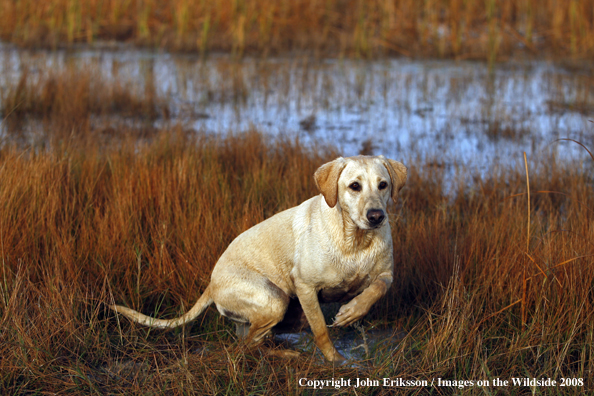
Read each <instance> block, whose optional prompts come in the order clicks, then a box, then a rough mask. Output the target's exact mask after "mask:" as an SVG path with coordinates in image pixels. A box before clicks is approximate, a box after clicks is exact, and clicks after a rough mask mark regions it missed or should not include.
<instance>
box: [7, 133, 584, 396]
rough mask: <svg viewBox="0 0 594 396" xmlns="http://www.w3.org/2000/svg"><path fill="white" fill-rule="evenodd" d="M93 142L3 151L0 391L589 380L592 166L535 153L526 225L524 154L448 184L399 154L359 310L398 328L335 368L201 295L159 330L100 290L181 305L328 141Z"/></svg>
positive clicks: (298, 187)
mask: <svg viewBox="0 0 594 396" xmlns="http://www.w3.org/2000/svg"><path fill="white" fill-rule="evenodd" d="M124 132H125V131H124ZM64 136H65V135H64ZM63 139H65V138H63ZM92 142H93V137H92V134H91V135H90V136H87V135H85V137H84V139H82V140H80V138H79V137H76V136H72V137H70V138H69V139H65V140H63V141H62V143H61V145H55V146H54V148H52V149H51V150H35V151H33V150H30V149H22V148H11V147H8V146H7V147H4V148H2V149H1V150H0V180H1V183H0V207H1V208H2V210H1V211H0V265H1V270H0V355H1V356H2V359H0V373H1V374H0V377H1V381H0V393H2V394H23V393H34V392H36V391H37V392H39V393H52V392H61V393H65V392H71V393H76V394H92V393H102V394H103V393H105V394H107V393H119V394H121V393H125V394H134V393H138V394H147V393H165V394H220V393H225V392H230V393H233V394H247V393H250V392H252V391H257V390H258V391H262V392H265V393H299V392H300V391H302V390H303V388H301V387H300V386H299V384H298V381H299V379H300V378H306V377H307V378H319V379H331V378H339V377H344V378H351V379H353V382H354V381H355V379H356V378H372V379H380V380H381V378H383V377H393V378H396V377H400V378H408V379H428V380H429V381H431V379H432V378H437V377H441V378H449V379H459V380H462V379H466V380H475V381H476V380H479V379H481V380H482V379H485V380H492V379H493V378H495V377H499V378H502V379H503V378H506V379H509V378H511V377H526V376H534V377H536V378H541V377H545V378H557V379H558V378H561V377H567V378H585V380H584V381H585V385H584V386H583V387H573V388H569V389H567V390H568V391H571V392H572V393H574V394H577V393H580V392H583V391H585V390H587V389H588V388H590V389H591V386H592V385H593V384H592V383H591V375H590V373H591V371H592V369H593V367H592V362H593V361H594V360H593V359H592V358H593V349H592V345H593V336H594V325H593V323H594V322H593V321H592V318H593V315H594V297H593V295H592V290H593V289H592V285H593V284H594V257H593V255H594V244H592V242H591V241H592V236H593V235H592V233H593V232H594V231H593V229H592V220H593V216H594V212H593V210H594V193H593V192H592V176H591V174H590V172H591V164H590V165H588V164H581V165H580V164H573V165H572V166H566V165H563V164H561V163H558V162H556V161H555V160H554V159H551V158H543V159H540V160H536V159H532V160H531V161H530V189H531V192H532V193H531V195H530V200H531V213H530V222H531V225H530V226H531V232H530V239H529V240H527V239H526V238H527V234H526V224H527V221H528V213H527V211H526V199H527V196H526V194H525V192H526V185H525V173H524V169H522V168H518V169H508V168H505V167H500V168H498V170H493V172H492V173H491V174H487V175H484V176H483V177H476V178H474V179H473V180H474V182H473V183H472V184H466V183H464V182H462V181H460V182H456V181H453V183H454V185H453V188H451V187H450V191H455V192H456V193H455V194H454V195H452V193H446V190H445V189H444V188H445V187H444V185H443V183H441V182H440V181H441V180H444V178H445V176H446V175H445V174H444V173H443V172H445V170H444V169H442V168H438V169H435V168H434V167H432V166H431V165H430V164H428V163H425V162H422V161H419V160H415V159H414V158H409V159H408V160H406V161H405V162H407V165H408V167H409V175H410V177H409V180H408V182H407V185H406V187H405V189H403V191H402V195H401V199H400V200H399V202H398V203H397V204H396V205H394V207H393V208H392V225H393V237H394V261H395V279H394V285H393V287H392V288H391V290H390V292H389V293H388V295H387V296H386V297H385V298H383V299H381V300H380V301H379V302H378V304H377V305H376V306H375V307H374V308H373V309H372V311H371V313H370V315H368V317H366V319H365V321H364V324H365V325H366V326H371V325H372V326H377V327H385V328H393V329H400V330H402V331H404V332H405V333H406V336H405V338H404V339H403V340H402V342H401V343H400V347H399V348H398V349H397V350H391V349H389V348H386V347H382V346H381V345H380V347H379V348H378V349H377V350H376V351H374V352H373V353H372V356H370V358H369V360H368V361H365V362H360V363H358V364H357V365H356V366H353V367H349V366H346V367H339V368H332V367H331V366H327V365H324V364H322V363H321V362H320V361H319V360H317V358H316V357H315V356H314V355H312V354H310V353H304V354H303V357H301V358H298V359H295V360H291V361H287V362H285V361H281V362H279V361H276V360H274V359H272V358H270V357H262V356H260V354H259V353H258V352H257V351H245V350H242V349H241V346H240V345H239V344H237V343H236V342H235V341H234V337H233V336H232V335H231V334H232V332H231V331H232V327H231V325H230V323H229V322H227V321H226V320H225V319H222V318H220V317H219V316H218V315H216V314H214V312H213V310H209V311H208V312H207V313H206V314H205V315H204V316H202V317H200V318H198V320H197V321H196V322H195V324H194V325H193V326H187V327H186V328H185V329H180V330H176V331H172V332H164V331H157V330H148V329H146V328H143V327H140V326H137V325H134V324H131V323H130V322H128V321H125V320H121V319H120V320H118V319H117V318H116V317H115V316H114V314H113V313H112V312H111V311H109V310H108V309H107V308H106V304H109V303H112V302H114V301H116V302H118V303H123V304H125V305H127V306H131V307H135V308H137V309H140V310H142V311H143V312H145V313H149V314H153V315H159V316H165V317H167V316H168V317H172V316H175V315H178V314H179V313H181V312H182V311H185V310H187V309H188V308H189V307H190V306H191V305H192V304H193V303H194V302H195V300H196V298H197V297H198V296H199V294H200V293H201V291H202V290H204V288H205V286H206V285H207V283H208V280H209V274H210V271H211V269H212V267H213V265H214V264H215V262H216V260H217V258H218V257H219V255H220V254H221V253H222V252H223V250H224V249H225V248H226V246H227V245H228V244H229V242H230V241H231V240H232V239H233V238H234V237H235V236H237V235H238V234H239V233H241V232H242V231H243V230H245V229H247V228H249V227H250V226H252V225H253V224H256V223H258V222H259V221H261V220H263V219H264V218H266V217H268V216H270V215H272V214H273V213H276V212H278V211H280V210H283V209H286V208H288V207H291V206H293V205H296V204H298V203H300V202H301V201H303V200H304V199H307V198H309V197H310V196H312V195H314V194H317V192H316V190H315V186H314V183H313V181H312V174H313V172H314V171H315V169H316V168H317V167H318V166H319V165H320V164H322V163H324V162H325V161H327V160H329V159H331V158H333V157H335V156H336V155H337V153H336V152H333V151H332V150H329V149H328V150H313V149H311V148H306V147H304V146H303V145H301V144H300V143H299V142H295V141H286V140H270V139H267V138H265V137H264V136H263V135H261V134H259V133H257V132H250V133H247V134H243V135H237V136H228V137H225V138H222V137H221V138H213V137H205V136H201V135H196V134H189V133H187V132H184V131H183V130H181V129H178V128H172V129H169V130H162V131H159V132H158V133H156V134H155V135H154V136H152V137H151V138H150V139H145V140H144V141H143V142H139V141H138V140H137V139H135V138H130V139H120V140H118V141H117V142H113V144H108V145H105V144H91V143H92ZM96 143H97V142H96ZM403 154H404V156H405V157H406V155H407V154H406V153H403ZM467 172H470V171H467ZM465 180H466V179H465ZM456 183H457V184H456ZM539 191H557V192H563V193H565V194H566V195H561V194H554V193H549V192H539ZM518 194H519V195H518ZM524 273H525V274H526V276H525V277H524ZM524 284H525V286H524ZM520 302H522V304H520ZM522 307H523V309H524V310H525V312H524V313H523V314H522ZM523 324H524V325H523ZM339 331H344V330H339ZM271 359H272V360H271ZM380 390H381V389H380V388H378V389H376V391H380ZM417 390H420V391H422V389H417ZM426 390H429V389H426ZM467 390H468V389H467ZM508 390H509V391H510V393H512V394H519V393H522V392H525V391H527V390H528V389H527V388H522V387H516V388H509V389H508Z"/></svg>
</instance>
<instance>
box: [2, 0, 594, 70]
mask: <svg viewBox="0 0 594 396" xmlns="http://www.w3.org/2000/svg"><path fill="white" fill-rule="evenodd" d="M0 10H1V11H2V12H0V39H2V40H4V41H10V42H13V43H17V44H19V45H25V46H49V47H55V46H59V45H64V44H66V45H69V44H72V43H94V42H96V41H99V40H118V41H128V42H132V43H135V44H139V45H147V46H151V47H160V48H167V49H172V50H182V51H199V52H201V53H203V54H205V53H207V52H209V51H228V52H232V53H234V54H236V55H239V56H241V55H242V54H244V53H256V54H278V53H287V52H293V51H305V52H307V53H309V54H313V55H315V56H327V55H332V56H357V57H375V56H380V55H405V56H430V57H456V58H480V59H485V60H490V61H493V60H495V59H499V58H503V57H508V56H510V55H512V54H514V53H515V52H516V51H518V50H519V51H522V52H527V53H529V54H532V55H535V56H543V55H546V56H555V57H565V56H567V55H571V56H574V57H580V58H591V57H592V55H593V54H594V19H593V18H594V1H593V0H581V1H575V0H572V1H554V0H544V1H538V0H486V1H485V0H469V1H462V0H429V1H415V0H392V1H385V0H372V1H361V0H347V1H343V0H328V1H317V0H306V1H291V0H282V1H270V0H241V1H238V0H215V1H203V0H174V1H154V0H135V1H96V0H84V1H71V0H50V1H45V2H38V1H34V0H20V1H12V0H2V1H0Z"/></svg>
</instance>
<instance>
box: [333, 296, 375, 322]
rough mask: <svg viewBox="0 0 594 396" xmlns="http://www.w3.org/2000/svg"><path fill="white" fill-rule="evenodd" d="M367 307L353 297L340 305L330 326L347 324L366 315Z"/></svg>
mask: <svg viewBox="0 0 594 396" xmlns="http://www.w3.org/2000/svg"><path fill="white" fill-rule="evenodd" d="M368 311H369V307H368V306H367V304H363V303H361V302H360V301H357V299H356V298H355V299H354V300H352V301H351V302H350V303H348V304H345V305H343V306H342V307H340V310H339V311H338V313H337V314H336V318H334V323H333V324H332V326H348V325H350V324H351V323H354V322H356V321H358V320H359V319H361V318H362V317H363V316H365V315H367V312H368Z"/></svg>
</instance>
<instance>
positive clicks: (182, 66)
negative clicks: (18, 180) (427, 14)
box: [0, 46, 594, 173]
mask: <svg viewBox="0 0 594 396" xmlns="http://www.w3.org/2000/svg"><path fill="white" fill-rule="evenodd" d="M66 68H69V69H68V70H78V69H81V70H82V69H84V68H87V69H88V68H91V69H93V70H96V71H97V72H99V73H100V74H101V75H102V76H103V77H104V78H106V79H107V81H124V82H127V83H132V84H133V85H136V86H138V87H142V86H143V85H144V84H146V83H147V81H148V82H151V83H154V84H155V86H156V90H157V94H158V95H159V96H161V97H165V98H167V101H168V106H169V113H170V118H169V119H168V120H163V119H157V120H155V121H154V126H157V127H159V126H164V125H166V124H171V123H182V124H183V125H185V126H186V127H188V128H193V129H195V130H197V131H205V132H208V133H226V132H240V131H245V130H248V129H250V128H253V127H255V128H257V129H258V130H261V131H264V132H266V133H270V134H272V135H286V136H291V137H299V139H300V140H301V141H303V142H306V143H308V144H313V145H320V144H321V145H324V144H332V145H335V146H338V147H339V149H340V150H341V151H342V153H343V154H344V155H355V154H358V153H366V154H371V153H374V154H380V153H381V154H384V155H386V156H388V157H391V158H394V159H400V160H404V161H407V160H412V159H418V158H429V159H431V160H433V161H435V164H436V165H437V166H439V167H445V168H460V167H464V168H471V169H475V170H478V171H479V172H480V173H482V172H485V171H487V170H488V169H490V167H491V166H492V164H493V163H494V162H497V163H500V164H507V163H510V164H519V163H521V162H522V152H524V151H525V152H527V154H528V156H529V157H531V156H539V155H543V154H544V153H546V152H548V151H551V150H556V151H558V153H557V155H558V158H561V159H563V160H566V161H572V162H573V161H575V162H580V161H582V160H584V159H585V158H586V153H585V151H584V150H583V149H581V148H579V147H578V146H577V145H575V144H573V143H567V142H564V143H559V142H555V140H556V139H558V138H572V139H576V140H579V141H581V142H582V143H584V144H585V145H587V146H590V147H592V146H593V145H594V138H593V135H594V134H593V131H594V124H593V123H592V122H591V121H589V120H592V119H594V77H593V76H592V75H593V74H592V73H591V71H592V70H591V68H587V67H584V68H573V69H567V68H564V67H562V66H559V65H554V64H551V63H547V62H529V63H507V64H501V65H496V66H495V67H494V68H493V69H491V70H490V69H489V68H488V66H487V65H486V64H484V63H477V62H455V61H416V60H406V59H391V60H382V61H360V60H325V61H308V60H306V59H297V58H272V59H267V60H257V59H244V60H242V61H241V62H234V61H232V60H231V59H230V58H229V57H227V56H211V57H209V58H208V59H207V60H205V61H203V60H201V59H200V58H199V57H197V56H190V55H174V54H168V53H156V52H150V51H143V50H133V49H126V50H121V49H117V48H115V49H114V48H112V49H81V50H77V51H66V50H58V51H27V50H17V49H14V48H11V47H7V46H2V47H0V89H6V88H8V87H10V86H13V85H14V84H15V83H16V81H18V79H19V77H20V75H21V74H22V73H23V72H25V70H26V71H27V72H28V73H29V75H30V76H33V77H35V76H42V75H43V72H45V71H47V70H48V69H51V70H53V71H59V70H61V69H66ZM39 78H41V77H39ZM31 125H32V126H30V127H31V128H36V126H35V123H31ZM4 127H5V126H4V125H3V124H0V128H2V129H4ZM2 129H0V130H2Z"/></svg>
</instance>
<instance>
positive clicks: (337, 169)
mask: <svg viewBox="0 0 594 396" xmlns="http://www.w3.org/2000/svg"><path fill="white" fill-rule="evenodd" d="M345 166H346V161H345V159H344V158H342V157H339V158H337V159H335V160H334V161H332V162H328V163H327V164H324V165H322V166H320V167H319V168H318V170H317V171H316V173H315V174H314V180H315V181H316V186H318V190H320V192H321V193H322V195H323V196H324V199H325V200H326V203H327V204H328V206H330V207H331V208H333V207H335V206H336V202H338V178H339V177H340V173H341V172H342V170H343V169H344V167H345Z"/></svg>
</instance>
